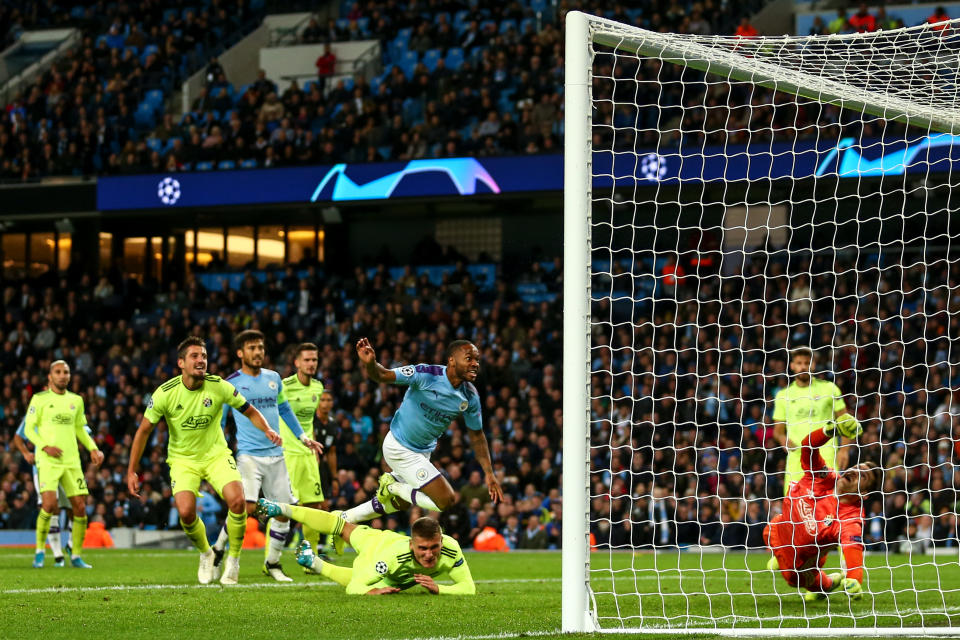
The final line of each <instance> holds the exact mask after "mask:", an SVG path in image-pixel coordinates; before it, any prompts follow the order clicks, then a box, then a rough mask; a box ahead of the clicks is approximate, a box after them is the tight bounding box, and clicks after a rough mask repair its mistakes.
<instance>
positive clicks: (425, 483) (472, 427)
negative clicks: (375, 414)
mask: <svg viewBox="0 0 960 640" xmlns="http://www.w3.org/2000/svg"><path fill="white" fill-rule="evenodd" d="M446 355H447V364H446V366H441V365H431V364H418V365H416V366H413V365H409V366H405V367H398V368H396V369H386V368H384V367H383V366H382V365H380V363H378V362H377V355H376V353H375V352H374V349H373V347H372V346H370V341H369V340H367V339H366V338H361V339H360V341H359V342H357V356H358V357H359V358H360V361H361V362H362V363H363V365H364V370H365V371H366V374H367V377H368V378H370V380H372V381H373V382H375V383H377V384H379V383H382V382H386V383H389V384H398V385H404V386H406V387H407V391H406V393H405V394H404V396H403V402H402V403H401V404H400V408H399V409H397V412H396V413H395V414H394V416H393V420H392V421H391V423H390V433H388V434H387V436H386V438H384V440H383V459H384V460H385V461H386V463H387V464H388V465H390V469H391V471H390V473H385V474H383V475H382V476H381V477H380V488H379V490H378V491H377V495H376V496H374V497H373V499H371V500H370V501H369V502H365V503H364V504H361V505H359V506H356V507H354V508H352V509H348V510H347V511H345V512H344V513H343V517H344V519H346V520H347V522H364V521H366V520H371V519H373V518H376V517H378V515H383V514H387V513H392V512H394V511H397V510H399V509H405V508H407V507H408V506H409V505H411V504H416V505H418V506H420V507H422V508H424V509H429V510H431V511H443V510H445V509H447V508H448V507H449V506H450V505H452V504H453V503H454V501H455V500H456V494H455V493H454V491H453V487H451V486H450V483H449V482H447V479H446V478H444V477H443V476H442V475H441V474H440V471H439V470H437V468H436V467H435V466H433V463H432V462H430V453H431V452H432V451H433V450H434V449H435V448H436V446H437V440H438V439H439V438H440V436H441V435H443V434H444V432H445V431H446V430H447V428H448V427H449V426H450V423H451V422H453V421H454V420H455V419H456V418H457V416H461V415H462V416H463V421H464V422H465V423H466V425H467V433H469V434H470V444H471V446H473V450H474V452H475V454H476V458H477V461H478V462H479V463H480V466H481V467H482V468H483V471H484V474H485V476H486V482H487V489H488V490H489V491H490V498H491V499H492V500H502V499H503V490H502V489H501V488H500V484H499V483H498V482H497V479H496V477H494V475H493V465H492V463H491V461H490V451H489V449H488V447H487V438H486V437H485V436H484V435H483V424H482V420H481V417H480V397H479V395H478V394H477V390H476V388H475V387H474V386H473V382H474V381H475V380H476V379H477V374H478V373H479V371H480V352H479V351H478V350H477V348H476V347H475V346H474V345H473V344H472V343H470V342H468V341H466V340H455V341H453V342H451V343H450V345H449V346H448V347H447V354H446Z"/></svg>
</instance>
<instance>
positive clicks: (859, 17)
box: [847, 2, 877, 33]
mask: <svg viewBox="0 0 960 640" xmlns="http://www.w3.org/2000/svg"><path fill="white" fill-rule="evenodd" d="M847 22H848V23H849V24H850V26H851V27H853V29H854V31H856V32H858V33H867V32H869V31H876V30H877V19H876V18H874V17H873V14H871V13H870V10H869V9H868V8H867V3H866V2H861V3H860V8H859V9H858V10H857V12H856V13H855V14H853V15H852V16H850V19H849V20H848V21H847Z"/></svg>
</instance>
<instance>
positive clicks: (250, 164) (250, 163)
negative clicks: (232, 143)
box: [240, 158, 258, 169]
mask: <svg viewBox="0 0 960 640" xmlns="http://www.w3.org/2000/svg"><path fill="white" fill-rule="evenodd" d="M257 166H258V164H257V161H256V160H255V159H254V158H250V159H249V160H244V161H243V162H241V163H240V168H241V169H256V168H257Z"/></svg>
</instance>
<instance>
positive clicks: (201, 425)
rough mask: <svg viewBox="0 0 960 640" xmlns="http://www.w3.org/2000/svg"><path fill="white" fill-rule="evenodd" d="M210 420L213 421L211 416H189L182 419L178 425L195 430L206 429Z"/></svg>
mask: <svg viewBox="0 0 960 640" xmlns="http://www.w3.org/2000/svg"><path fill="white" fill-rule="evenodd" d="M211 422H213V417H212V416H190V417H189V418H187V419H186V420H184V421H183V424H182V425H180V427H181V428H182V429H185V430H190V431H196V430H198V429H206V428H207V427H209V426H210V423H211Z"/></svg>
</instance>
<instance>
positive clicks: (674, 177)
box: [97, 134, 960, 211]
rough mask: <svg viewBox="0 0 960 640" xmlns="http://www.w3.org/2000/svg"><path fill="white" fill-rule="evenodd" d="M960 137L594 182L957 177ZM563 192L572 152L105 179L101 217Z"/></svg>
mask: <svg viewBox="0 0 960 640" xmlns="http://www.w3.org/2000/svg"><path fill="white" fill-rule="evenodd" d="M955 161H960V137H957V136H950V135H947V134H934V135H930V136H920V137H916V138H914V139H911V140H900V141H881V140H871V141H862V142H860V143H858V142H857V141H856V140H855V139H853V138H844V139H842V140H841V141H840V142H839V143H834V144H826V143H823V142H820V143H811V142H795V143H776V144H769V143H766V144H761V143H755V144H752V145H749V146H740V147H699V146H696V145H683V146H681V147H679V148H677V149H674V150H660V151H659V152H656V151H640V152H635V151H625V152H597V153H595V154H594V158H593V173H594V186H595V187H597V188H604V187H613V186H614V185H616V186H617V187H643V186H652V185H655V184H657V183H665V184H676V183H681V182H740V181H743V180H782V179H798V180H801V179H806V178H812V177H815V176H816V177H829V176H839V177H841V178H851V177H877V176H894V175H903V174H905V173H925V172H932V171H936V172H941V171H950V170H951V168H952V166H953V162H955ZM562 189H563V156H560V155H547V156H511V157H498V158H443V159H436V160H411V161H409V162H382V163H371V164H350V165H347V164H337V165H333V166H329V165H324V166H313V167H291V168H282V169H252V170H239V171H208V172H203V171H201V172H192V173H173V174H166V175H165V174H149V175H138V176H125V177H116V178H112V177H108V178H100V179H99V180H98V182H97V208H98V209H100V210H101V211H118V210H133V209H163V208H183V207H210V206H229V205H250V204H282V203H298V202H303V203H306V202H316V203H334V202H349V201H371V200H387V199H396V198H427V197H450V196H453V197H459V196H462V197H471V196H477V195H497V194H506V193H523V192H539V191H561V190H562Z"/></svg>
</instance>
